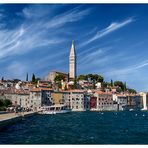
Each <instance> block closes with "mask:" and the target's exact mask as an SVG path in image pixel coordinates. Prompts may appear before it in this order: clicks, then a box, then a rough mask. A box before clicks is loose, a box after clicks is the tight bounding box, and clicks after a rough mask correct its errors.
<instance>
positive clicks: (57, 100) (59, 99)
mask: <svg viewBox="0 0 148 148" xmlns="http://www.w3.org/2000/svg"><path fill="white" fill-rule="evenodd" d="M52 97H53V103H54V104H63V103H64V102H63V93H62V92H53V94H52Z"/></svg>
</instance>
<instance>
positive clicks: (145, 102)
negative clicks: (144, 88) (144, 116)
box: [140, 92, 148, 110]
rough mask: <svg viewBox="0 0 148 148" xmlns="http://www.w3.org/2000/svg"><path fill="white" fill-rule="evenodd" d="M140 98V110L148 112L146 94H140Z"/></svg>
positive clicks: (147, 97)
mask: <svg viewBox="0 0 148 148" xmlns="http://www.w3.org/2000/svg"><path fill="white" fill-rule="evenodd" d="M140 96H141V97H142V110H148V93H145V92H141V93H140Z"/></svg>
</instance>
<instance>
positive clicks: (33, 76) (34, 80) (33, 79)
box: [32, 74, 36, 82]
mask: <svg viewBox="0 0 148 148" xmlns="http://www.w3.org/2000/svg"><path fill="white" fill-rule="evenodd" d="M32 82H36V79H35V74H33V75H32Z"/></svg>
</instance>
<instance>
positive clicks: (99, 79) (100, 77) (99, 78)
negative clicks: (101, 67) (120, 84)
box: [97, 75, 104, 83]
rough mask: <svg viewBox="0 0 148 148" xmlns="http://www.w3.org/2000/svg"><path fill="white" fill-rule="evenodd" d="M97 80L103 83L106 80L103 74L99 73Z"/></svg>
mask: <svg viewBox="0 0 148 148" xmlns="http://www.w3.org/2000/svg"><path fill="white" fill-rule="evenodd" d="M97 81H98V82H101V83H102V82H103V81H104V78H103V77H102V76H101V75H98V77H97Z"/></svg>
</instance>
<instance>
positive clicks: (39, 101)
mask: <svg viewBox="0 0 148 148" xmlns="http://www.w3.org/2000/svg"><path fill="white" fill-rule="evenodd" d="M52 92H53V90H52V89H50V88H34V89H32V90H30V108H32V109H33V110H34V111H37V110H40V108H41V107H42V106H49V105H52V104H53V98H52Z"/></svg>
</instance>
